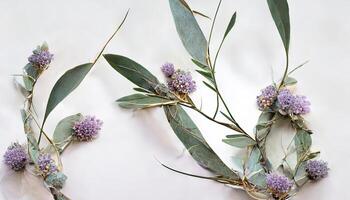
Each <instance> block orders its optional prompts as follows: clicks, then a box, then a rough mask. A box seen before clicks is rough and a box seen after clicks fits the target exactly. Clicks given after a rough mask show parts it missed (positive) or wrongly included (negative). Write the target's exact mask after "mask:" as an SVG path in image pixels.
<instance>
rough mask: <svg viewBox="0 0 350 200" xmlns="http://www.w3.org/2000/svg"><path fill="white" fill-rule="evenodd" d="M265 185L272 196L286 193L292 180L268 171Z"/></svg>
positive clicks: (290, 186)
mask: <svg viewBox="0 0 350 200" xmlns="http://www.w3.org/2000/svg"><path fill="white" fill-rule="evenodd" d="M266 185H267V188H268V190H269V191H270V193H271V194H272V196H273V197H274V198H279V197H281V196H283V195H285V194H287V193H288V192H289V191H290V189H291V188H292V186H293V182H292V181H291V180H289V179H288V178H287V177H286V176H284V175H279V174H277V173H270V174H267V175H266Z"/></svg>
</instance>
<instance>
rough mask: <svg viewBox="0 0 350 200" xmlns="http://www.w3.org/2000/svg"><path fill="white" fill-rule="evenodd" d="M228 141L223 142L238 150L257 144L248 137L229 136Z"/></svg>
mask: <svg viewBox="0 0 350 200" xmlns="http://www.w3.org/2000/svg"><path fill="white" fill-rule="evenodd" d="M226 137H227V138H226V139H223V140H222V141H223V142H225V143H226V144H229V145H231V146H234V147H238V148H246V147H247V146H253V145H255V144H256V142H255V141H254V140H252V139H251V138H249V137H247V136H246V135H228V136H226Z"/></svg>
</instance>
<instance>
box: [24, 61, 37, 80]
mask: <svg viewBox="0 0 350 200" xmlns="http://www.w3.org/2000/svg"><path fill="white" fill-rule="evenodd" d="M23 69H24V72H25V73H26V75H28V76H30V77H32V78H33V79H35V80H36V79H37V78H38V76H39V72H38V70H37V69H36V68H35V67H34V66H33V65H32V64H30V63H28V64H27V65H26V66H24V68H23Z"/></svg>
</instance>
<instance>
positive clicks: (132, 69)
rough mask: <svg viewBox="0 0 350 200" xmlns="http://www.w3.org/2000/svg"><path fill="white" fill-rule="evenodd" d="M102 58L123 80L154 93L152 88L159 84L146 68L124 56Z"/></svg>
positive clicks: (109, 55)
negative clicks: (125, 79)
mask: <svg viewBox="0 0 350 200" xmlns="http://www.w3.org/2000/svg"><path fill="white" fill-rule="evenodd" d="M103 56H104V58H105V59H106V60H107V62H108V63H109V64H110V65H111V66H112V67H113V69H115V70H116V71H117V72H119V73H120V74H121V75H123V76H124V77H125V78H127V79H128V80H130V81H131V82H133V83H134V84H136V85H137V86H139V87H141V88H144V89H146V90H149V91H152V92H155V90H154V88H155V86H156V85H158V84H159V81H158V79H157V78H156V77H155V76H153V75H152V74H151V73H150V72H149V71H148V70H147V69H146V68H144V67H142V66H141V65H140V64H138V63H136V62H135V61H133V60H131V59H129V58H127V57H124V56H120V55H113V54H105V55H103Z"/></svg>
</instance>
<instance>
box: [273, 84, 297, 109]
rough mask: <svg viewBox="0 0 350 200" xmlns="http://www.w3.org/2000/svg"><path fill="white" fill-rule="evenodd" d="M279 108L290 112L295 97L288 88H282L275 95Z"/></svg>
mask: <svg viewBox="0 0 350 200" xmlns="http://www.w3.org/2000/svg"><path fill="white" fill-rule="evenodd" d="M277 100H278V105H279V107H280V109H281V110H282V111H284V112H286V113H288V114H291V113H292V112H291V107H292V106H293V104H294V100H295V97H294V96H293V94H292V92H291V91H289V90H288V89H282V90H281V91H280V92H279V93H278V96H277Z"/></svg>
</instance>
